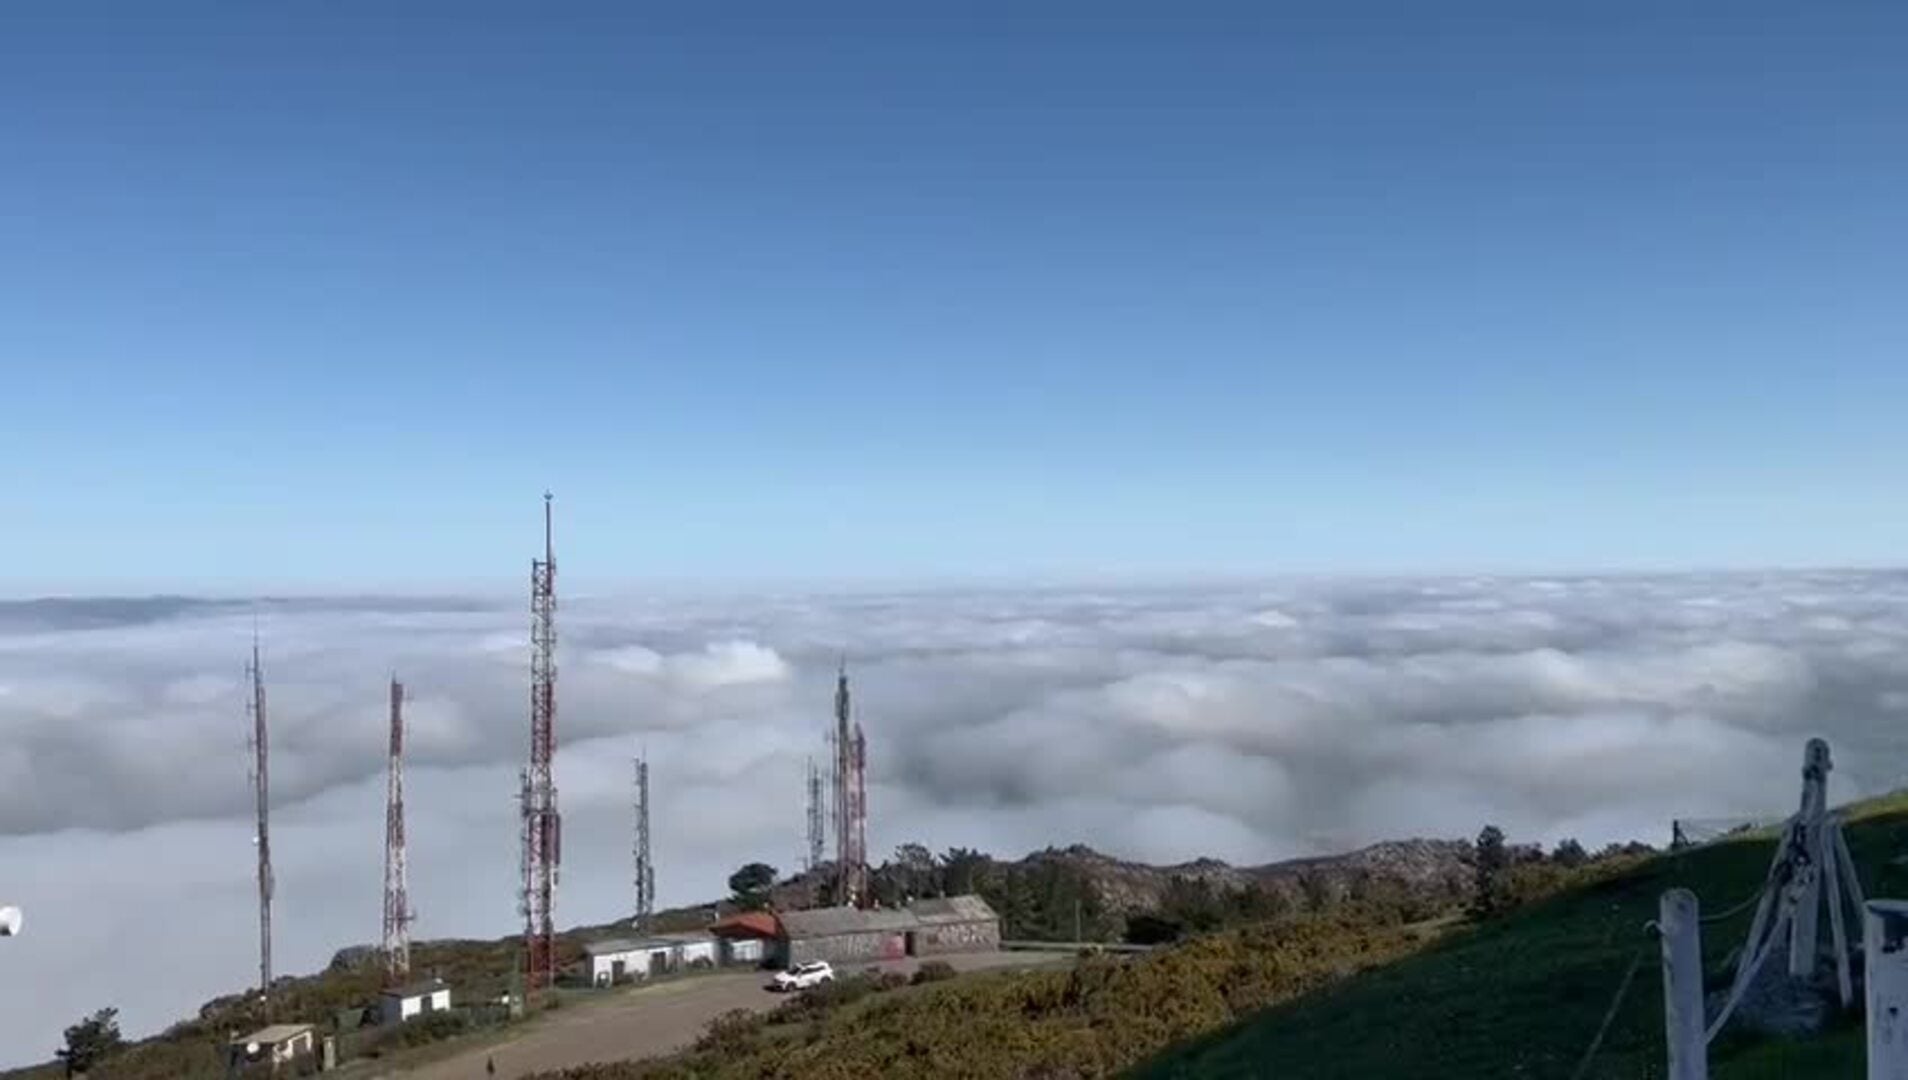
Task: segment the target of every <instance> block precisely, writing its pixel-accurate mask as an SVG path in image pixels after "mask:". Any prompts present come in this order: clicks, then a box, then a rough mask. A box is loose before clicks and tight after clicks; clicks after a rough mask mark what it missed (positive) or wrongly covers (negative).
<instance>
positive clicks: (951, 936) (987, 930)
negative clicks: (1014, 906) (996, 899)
mask: <svg viewBox="0 0 1908 1080" xmlns="http://www.w3.org/2000/svg"><path fill="white" fill-rule="evenodd" d="M908 910H909V911H911V912H912V913H913V914H914V918H915V922H916V923H917V924H918V925H917V926H916V927H915V928H914V929H913V930H910V931H908V955H909V956H940V955H942V954H944V953H970V952H991V951H993V950H995V949H998V948H1000V916H999V915H996V914H994V909H993V908H991V907H988V906H987V901H985V900H982V899H981V898H980V897H978V896H949V897H944V898H941V899H936V900H917V901H915V903H914V906H913V907H911V908H909V909H908Z"/></svg>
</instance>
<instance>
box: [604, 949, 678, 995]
mask: <svg viewBox="0 0 1908 1080" xmlns="http://www.w3.org/2000/svg"><path fill="white" fill-rule="evenodd" d="M675 957H676V943H675V942H673V941H663V940H661V939H659V938H645V939H641V940H635V939H627V938H612V939H610V940H608V941H592V942H590V943H588V944H586V945H584V946H583V959H584V962H585V963H587V964H588V965H589V972H590V985H591V986H609V985H611V984H613V983H620V982H628V981H629V980H631V979H646V978H648V977H649V976H651V975H660V974H662V973H664V972H666V971H673V970H674V969H675V967H676V961H675Z"/></svg>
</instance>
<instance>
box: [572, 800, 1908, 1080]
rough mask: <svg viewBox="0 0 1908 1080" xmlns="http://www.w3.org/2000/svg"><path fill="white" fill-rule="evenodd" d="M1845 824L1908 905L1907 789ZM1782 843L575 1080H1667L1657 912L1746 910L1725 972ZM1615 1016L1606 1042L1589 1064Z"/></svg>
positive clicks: (1715, 942) (1834, 1068) (1768, 1060)
mask: <svg viewBox="0 0 1908 1080" xmlns="http://www.w3.org/2000/svg"><path fill="white" fill-rule="evenodd" d="M1848 815H1849V823H1848V825H1847V828H1846V835H1847V839H1848V842H1849V846H1850V849H1851V851H1852V852H1853V854H1854V857H1855V861H1856V864H1857V867H1858V869H1859V870H1860V872H1861V877H1862V881H1863V885H1864V886H1865V888H1866V889H1867V892H1868V895H1870V896H1901V895H1908V865H1903V864H1902V863H1900V862H1897V861H1896V859H1895V856H1896V854H1897V853H1898V852H1900V851H1902V850H1903V848H1904V845H1908V796H1895V797H1890V798H1887V799H1883V800H1876V801H1873V802H1869V803H1866V804H1861V805H1858V806H1856V807H1851V808H1848ZM1773 849H1774V840H1773V838H1772V837H1771V836H1769V835H1768V833H1766V832H1765V833H1758V834H1749V835H1745V836H1738V837H1732V838H1730V839H1727V840H1724V841H1721V842H1717V843H1714V844H1711V845H1708V846H1704V847H1697V848H1689V849H1684V850H1681V851H1676V852H1668V853H1655V852H1644V851H1641V850H1638V849H1635V848H1630V849H1614V850H1611V849H1606V851H1605V852H1604V853H1602V854H1601V855H1600V856H1599V857H1596V858H1593V859H1591V860H1590V861H1589V862H1587V863H1583V864H1579V865H1574V866H1571V867H1568V868H1566V867H1562V866H1559V865H1558V864H1557V860H1556V859H1555V858H1552V859H1551V860H1549V861H1547V862H1542V863H1540V862H1538V861H1536V860H1534V859H1531V858H1529V857H1528V855H1526V856H1524V857H1523V858H1522V859H1521V860H1516V861H1517V862H1521V864H1522V865H1521V866H1514V867H1513V870H1512V874H1511V876H1512V878H1513V887H1512V888H1511V889H1510V891H1509V892H1508V894H1507V899H1508V900H1509V902H1510V903H1509V906H1508V908H1507V909H1506V910H1504V911H1502V913H1499V914H1495V915H1492V916H1490V917H1482V916H1473V915H1461V914H1458V913H1456V912H1452V913H1450V914H1448V915H1447V916H1446V917H1445V918H1444V919H1440V920H1431V921H1424V922H1417V923H1408V924H1400V923H1399V922H1398V921H1397V914H1398V913H1397V912H1396V911H1395V910H1386V909H1384V908H1382V907H1374V906H1373V905H1372V904H1371V903H1369V902H1364V901H1355V902H1351V903H1348V904H1346V905H1344V906H1341V907H1339V908H1336V909H1334V910H1332V911H1329V912H1326V913H1323V914H1304V915H1296V916H1284V917H1280V918H1275V919H1271V920H1268V921H1264V922H1259V923H1254V924H1251V925H1246V926H1239V927H1234V928H1229V929H1223V930H1219V931H1216V932H1212V933H1207V934H1200V935H1195V936H1194V937H1193V938H1192V939H1191V940H1189V941H1186V942H1184V943H1182V944H1180V945H1177V946H1175V947H1172V948H1168V949H1163V950H1160V951H1158V952H1155V953H1153V954H1150V955H1147V956H1144V957H1142V958H1138V959H1132V960H1117V959H1111V958H1106V957H1085V958H1082V959H1080V960H1078V961H1076V963H1075V965H1074V967H1073V969H1072V970H1071V971H1053V972H1038V973H1028V974H1000V975H991V976H987V977H985V978H981V977H976V978H970V979H964V980H961V981H958V982H954V983H950V984H947V985H945V986H922V987H914V988H910V989H906V990H902V991H898V992H894V993H889V994H878V995H874V996H873V997H872V999H869V998H863V999H862V1000H851V1001H847V1002H845V1003H831V1002H827V1001H822V1002H817V1003H814V1004H812V1005H809V1006H806V1007H802V1008H796V1007H791V1008H790V1009H789V1010H787V1012H788V1015H785V1016H782V1017H777V1018H771V1019H769V1020H766V1021H763V1020H744V1019H741V1018H732V1019H731V1021H729V1022H728V1023H726V1024H724V1025H717V1027H716V1028H714V1029H712V1030H711V1031H710V1033H709V1034H708V1035H707V1036H706V1037H705V1038H704V1040H703V1042H702V1043H701V1044H700V1045H699V1046H698V1048H697V1049H696V1050H695V1051H693V1052H691V1053H687V1054H684V1055H681V1056H679V1057H676V1058H674V1059H670V1060H667V1061H663V1062H652V1063H628V1064H623V1065H614V1066H603V1067H597V1068H590V1069H581V1070H572V1071H570V1072H567V1073H563V1074H560V1075H561V1080H634V1078H636V1077H643V1078H647V1080H730V1078H734V1080H741V1078H744V1077H748V1078H757V1080H768V1078H786V1080H796V1078H802V1080H809V1078H820V1080H831V1078H837V1077H839V1078H842V1080H848V1078H850V1077H860V1076H883V1077H903V1078H906V1077H923V1078H926V1077H974V1078H981V1077H1040V1078H1060V1077H1069V1078H1073V1077H1108V1076H1128V1077H1131V1078H1132V1080H1182V1078H1185V1080H1194V1078H1197V1080H1206V1078H1239V1080H1246V1078H1257V1077H1263V1076H1268V1075H1271V1076H1278V1077H1281V1078H1291V1080H1341V1078H1343V1080H1351V1078H1359V1080H1363V1078H1370V1077H1394V1076H1409V1077H1413V1078H1414V1080H1474V1078H1476V1077H1487V1076H1488V1077H1500V1076H1503V1077H1509V1076H1523V1077H1533V1078H1544V1077H1558V1078H1564V1077H1577V1076H1581V1077H1582V1078H1583V1080H1592V1078H1600V1080H1637V1078H1647V1077H1660V1076H1662V1075H1663V1073H1664V1044H1663V1026H1662V986H1661V976H1660V975H1659V974H1658V967H1657V955H1658V948H1659V947H1658V944H1657V942H1656V941H1655V939H1654V938H1653V937H1651V936H1650V935H1649V934H1648V933H1647V932H1646V929H1645V927H1646V924H1647V923H1648V922H1649V921H1650V920H1652V919H1654V918H1655V916H1656V912H1657V903H1658V899H1659V897H1660V896H1661V894H1662V893H1663V892H1664V891H1666V890H1668V889H1670V888H1675V887H1684V888H1689V889H1692V890H1694V891H1695V892H1696V893H1697V895H1698V896H1699V897H1700V898H1701V900H1702V903H1703V905H1704V910H1705V912H1707V913H1709V914H1710V915H1711V916H1712V917H1715V916H1727V917H1723V918H1718V919H1717V921H1715V922H1712V923H1709V924H1706V925H1705V926H1704V927H1703V946H1704V961H1705V967H1706V968H1707V969H1708V970H1709V971H1710V972H1711V973H1717V972H1723V971H1725V970H1726V962H1727V960H1728V958H1729V956H1730V954H1731V952H1732V950H1734V949H1735V948H1737V946H1738V945H1739V944H1740V942H1741V940H1742V938H1743V936H1744V934H1745V933H1746V931H1747V929H1748V922H1749V920H1750V918H1751V913H1750V911H1749V910H1747V909H1746V908H1744V909H1742V910H1740V911H1737V912H1736V913H1735V914H1733V915H1731V914H1729V912H1730V910H1731V909H1732V908H1735V907H1737V906H1738V905H1739V903H1740V902H1741V901H1743V900H1744V899H1745V898H1749V897H1753V896H1754V895H1755V893H1756V892H1757V890H1758V889H1759V888H1760V887H1761V886H1762V884H1763V881H1764V878H1765V876H1766V874H1767V871H1768V866H1769V860H1770V859H1771V857H1772V856H1773ZM1075 857H1076V858H1083V857H1084V856H1081V855H1078V854H1076V855H1075ZM1570 861H1571V862H1573V863H1574V862H1576V860H1575V858H1574V856H1573V858H1572V859H1571V860H1570ZM1208 868H1209V869H1212V870H1213V871H1214V872H1215V873H1219V872H1220V871H1219V870H1218V869H1217V868H1216V867H1208ZM1178 869H1181V870H1183V869H1184V868H1183V867H1182V868H1178ZM1626 976H1628V978H1627V979H1626ZM1613 1004H1614V1010H1613ZM1606 1014H1608V1015H1609V1016H1610V1023H1609V1027H1608V1031H1607V1034H1606V1036H1605V1039H1604V1041H1603V1042H1602V1044H1601V1045H1600V1046H1599V1047H1598V1048H1597V1050H1596V1052H1595V1053H1594V1054H1592V1055H1589V1056H1588V1057H1586V1052H1587V1051H1588V1050H1589V1049H1590V1048H1591V1045H1592V1041H1593V1038H1594V1036H1595V1035H1596V1034H1597V1032H1598V1030H1599V1028H1600V1026H1601V1025H1602V1023H1603V1021H1604V1017H1605V1016H1606ZM1862 1040H1863V1032H1862V1027H1861V1019H1860V1017H1859V1016H1854V1015H1846V1014H1845V1015H1842V1016H1840V1017H1837V1018H1835V1019H1834V1020H1833V1021H1832V1022H1831V1024H1830V1026H1829V1028H1828V1029H1827V1030H1826V1031H1825V1032H1823V1033H1822V1034H1820V1035H1817V1036H1814V1037H1812V1038H1805V1039H1797V1040H1781V1039H1775V1038H1769V1037H1764V1036H1759V1035H1756V1034H1753V1033H1750V1032H1748V1031H1746V1030H1744V1029H1743V1028H1742V1027H1741V1026H1740V1025H1738V1024H1734V1023H1732V1025H1731V1027H1730V1028H1728V1029H1726V1030H1725V1031H1724V1032H1723V1034H1722V1035H1721V1037H1720V1038H1718V1040H1717V1041H1716V1042H1715V1043H1714V1044H1713V1045H1712V1046H1711V1048H1710V1051H1711V1075H1712V1076H1713V1077H1716V1078H1717V1080H1777V1078H1782V1080H1846V1078H1847V1077H1850V1076H1858V1075H1860V1073H1861V1062H1862V1058H1863V1042H1862ZM1580 1067H1581V1069H1582V1071H1581V1072H1580V1073H1579V1071H1578V1070H1579V1069H1580Z"/></svg>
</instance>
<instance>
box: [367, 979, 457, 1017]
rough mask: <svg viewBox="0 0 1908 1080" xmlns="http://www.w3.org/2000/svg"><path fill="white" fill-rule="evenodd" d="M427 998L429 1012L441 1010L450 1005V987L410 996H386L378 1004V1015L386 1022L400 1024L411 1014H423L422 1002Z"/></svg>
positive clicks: (411, 1015)
mask: <svg viewBox="0 0 1908 1080" xmlns="http://www.w3.org/2000/svg"><path fill="white" fill-rule="evenodd" d="M426 999H429V1001H430V1003H431V1008H430V1011H431V1012H443V1011H444V1010H445V1009H448V1008H450V1007H451V993H450V987H448V986H446V987H443V988H441V989H438V990H433V991H431V992H430V993H429V994H417V995H415V996H412V997H403V998H399V997H386V998H385V999H384V1000H383V1001H382V1002H381V1003H380V1004H381V1006H382V1007H381V1008H380V1010H379V1012H380V1015H381V1016H382V1018H383V1020H384V1022H385V1023H387V1024H401V1023H403V1022H404V1021H406V1020H409V1019H410V1018H411V1017H413V1016H421V1015H423V1014H424V1011H425V1009H424V1002H425V1000H426Z"/></svg>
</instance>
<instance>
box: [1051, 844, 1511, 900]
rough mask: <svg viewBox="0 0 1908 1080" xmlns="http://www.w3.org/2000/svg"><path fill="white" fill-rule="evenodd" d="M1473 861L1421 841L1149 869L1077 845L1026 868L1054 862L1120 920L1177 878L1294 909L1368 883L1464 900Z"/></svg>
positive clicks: (1460, 851)
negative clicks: (1080, 878) (1081, 880)
mask: <svg viewBox="0 0 1908 1080" xmlns="http://www.w3.org/2000/svg"><path fill="white" fill-rule="evenodd" d="M1474 858H1475V849H1474V848H1473V847H1472V845H1471V844H1470V843H1468V842H1467V841H1463V840H1422V839H1420V840H1398V841H1389V842H1386V843H1382V844H1373V845H1371V846H1370V847H1365V848H1360V849H1358V850H1357V851H1352V852H1348V853H1346V854H1343V855H1326V856H1318V857H1314V858H1307V859H1291V860H1287V861H1284V862H1276V863H1269V864H1267V865H1264V866H1247V867H1237V866H1232V865H1230V864H1228V863H1224V862H1221V861H1219V860H1218V859H1195V860H1193V861H1192V862H1186V863H1179V864H1176V865H1171V866H1149V865H1146V864H1144V863H1133V862H1126V861H1123V860H1120V859H1115V858H1113V857H1112V856H1109V855H1104V854H1101V853H1100V852H1097V851H1094V850H1093V849H1092V848H1089V847H1086V846H1085V845H1081V844H1075V845H1074V846H1072V847H1067V848H1049V849H1047V850H1045V851H1039V852H1035V853H1034V854H1032V855H1029V856H1028V857H1027V858H1026V859H1025V860H1024V863H1027V864H1033V863H1038V862H1041V861H1043V860H1052V861H1057V862H1061V863H1064V864H1066V865H1068V866H1069V867H1070V868H1072V869H1074V870H1076V871H1078V872H1081V873H1084V874H1085V875H1086V876H1087V877H1088V878H1089V879H1091V880H1092V882H1093V885H1094V888H1095V890H1096V891H1097V892H1098V893H1099V895H1100V899H1101V901H1102V902H1103V903H1104V904H1105V905H1106V907H1107V909H1108V910H1109V911H1110V912H1112V913H1114V914H1119V915H1124V914H1127V913H1129V912H1134V911H1145V910H1148V909H1152V908H1157V907H1158V906H1159V904H1160V900H1161V898H1162V897H1163V896H1164V895H1165V893H1166V890H1167V888H1168V886H1169V885H1170V884H1171V883H1172V880H1173V879H1174V878H1182V879H1187V880H1194V881H1202V882H1205V883H1206V884H1209V885H1211V886H1213V887H1214V888H1216V889H1220V890H1224V891H1237V890H1239V889H1243V888H1245V887H1247V886H1251V885H1256V886H1259V887H1260V888H1264V889H1268V890H1270V891H1273V892H1277V893H1280V894H1283V895H1284V896H1285V897H1286V899H1288V900H1290V901H1293V902H1294V903H1295V904H1297V903H1299V902H1301V901H1303V900H1304V899H1305V898H1306V897H1308V896H1318V897H1322V898H1330V899H1332V900H1343V899H1345V898H1347V897H1350V896H1352V895H1354V894H1355V893H1357V892H1358V891H1359V890H1360V889H1362V888H1365V887H1367V886H1369V885H1371V884H1373V883H1380V884H1389V885H1395V886H1401V887H1404V888H1407V889H1410V890H1412V891H1413V892H1418V893H1428V894H1433V895H1436V896H1438V897H1441V898H1446V899H1451V900H1457V901H1462V900H1464V899H1466V898H1468V897H1469V896H1470V893H1471V890H1472V888H1473V883H1474V875H1473V870H1472V866H1473V860H1474Z"/></svg>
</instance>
